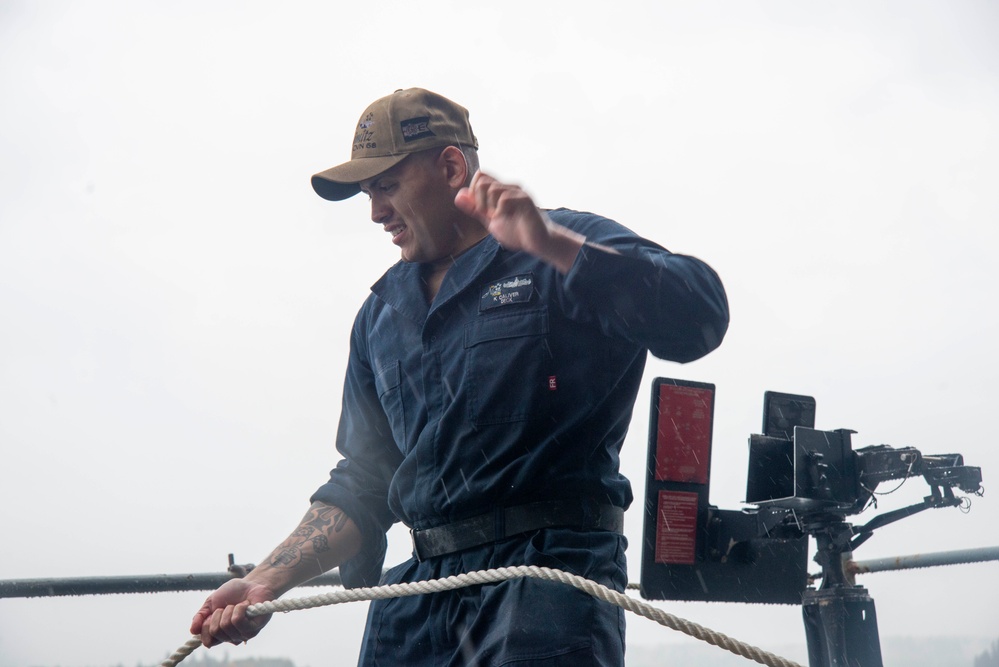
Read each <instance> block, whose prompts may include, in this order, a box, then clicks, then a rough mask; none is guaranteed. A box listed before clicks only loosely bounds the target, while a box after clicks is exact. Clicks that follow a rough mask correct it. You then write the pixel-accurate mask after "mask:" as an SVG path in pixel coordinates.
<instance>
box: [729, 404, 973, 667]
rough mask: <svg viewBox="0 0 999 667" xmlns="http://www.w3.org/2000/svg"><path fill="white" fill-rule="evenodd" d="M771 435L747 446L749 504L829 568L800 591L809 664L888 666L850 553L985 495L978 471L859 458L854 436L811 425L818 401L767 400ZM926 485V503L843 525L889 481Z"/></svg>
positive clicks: (951, 462) (887, 451)
mask: <svg viewBox="0 0 999 667" xmlns="http://www.w3.org/2000/svg"><path fill="white" fill-rule="evenodd" d="M764 401H765V407H764V422H763V428H764V433H763V434H762V435H754V436H751V438H750V450H749V477H748V480H747V487H746V502H747V503H749V504H752V505H756V506H758V507H759V513H760V515H761V524H762V525H764V526H766V527H767V530H768V531H771V532H772V533H773V534H777V535H782V536H785V537H787V536H794V535H808V536H811V537H813V538H814V539H815V543H816V544H815V546H816V554H815V558H814V560H815V562H816V563H818V565H819V566H820V567H821V568H822V572H821V578H822V583H821V585H820V586H819V587H818V589H813V588H809V589H806V590H805V591H803V593H802V611H803V614H804V621H805V630H806V635H807V639H808V653H809V664H811V665H814V666H821V667H827V666H828V667H839V666H841V665H842V666H844V667H847V666H851V667H852V666H853V665H863V666H864V667H868V666H871V667H881V665H882V660H881V645H880V639H879V637H878V630H877V617H876V613H875V608H874V601H873V600H872V599H871V597H870V595H868V593H867V590H866V589H865V588H863V587H862V586H857V585H855V582H854V580H853V576H852V574H851V573H849V572H847V571H846V563H847V562H848V561H849V560H850V559H852V555H853V551H854V550H855V549H857V548H858V547H859V546H860V545H861V544H863V543H864V542H866V541H867V540H868V539H870V537H871V536H872V535H873V533H874V531H875V530H876V529H878V528H881V527H883V526H886V525H888V524H890V523H894V522H895V521H898V520H899V519H904V518H906V517H909V516H912V515H913V514H916V513H918V512H922V511H923V510H927V509H933V508H938V507H958V506H962V505H964V504H966V503H967V502H968V501H967V498H959V497H957V496H955V495H954V489H955V488H956V489H959V490H960V491H962V492H964V493H967V494H975V495H982V487H981V482H982V471H981V468H977V467H973V466H966V465H964V457H963V456H961V455H960V454H942V455H933V456H927V455H923V454H922V453H921V452H920V451H919V450H917V449H915V448H913V447H901V448H895V447H890V446H888V445H872V446H869V447H864V448H862V449H857V450H854V449H853V448H852V446H851V435H852V434H853V433H854V432H853V431H850V430H847V429H837V430H834V431H819V430H815V429H814V428H813V427H814V416H815V400H814V399H813V398H811V397H809V396H798V395H793V394H781V393H777V392H767V393H766V396H765V399H764ZM914 477H922V478H923V479H924V480H925V481H926V483H927V484H928V485H929V487H930V494H929V495H928V496H926V497H925V498H923V501H922V502H919V503H915V504H913V505H909V506H908V507H903V508H900V509H896V510H891V511H889V512H885V513H883V514H880V515H878V516H876V517H874V518H873V519H871V520H870V521H868V522H867V523H866V524H864V525H862V526H853V525H851V524H850V523H848V522H847V521H846V517H847V516H848V515H851V514H859V513H860V512H862V511H864V510H865V509H866V508H867V507H869V506H870V505H871V504H874V503H875V500H876V498H875V497H876V495H878V494H877V491H876V489H877V488H878V485H879V484H881V483H883V482H889V481H893V480H902V482H904V481H905V480H907V479H910V478H914Z"/></svg>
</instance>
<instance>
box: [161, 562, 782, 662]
mask: <svg viewBox="0 0 999 667" xmlns="http://www.w3.org/2000/svg"><path fill="white" fill-rule="evenodd" d="M520 577H533V578H535V579H543V580H545V581H555V582H558V583H561V584H565V585H567V586H572V587H573V588H576V589H578V590H581V591H583V592H584V593H587V594H589V595H591V596H593V597H595V598H597V599H598V600H603V601H604V602H609V603H611V604H613V605H617V606H618V607H621V608H622V609H625V610H626V611H630V612H632V613H634V614H638V615H639V616H643V617H645V618H647V619H649V620H652V621H655V622H656V623H658V624H659V625H663V626H665V627H667V628H670V629H672V630H677V631H679V632H682V633H684V634H686V635H689V636H690V637H693V638H694V639H699V640H701V641H703V642H707V643H708V644H711V645H712V646H717V647H718V648H722V649H725V650H726V651H730V652H731V653H735V654H736V655H739V656H742V657H743V658H746V659H748V660H753V661H754V662H757V663H760V664H762V665H767V666H768V667H802V666H801V665H799V664H798V663H796V662H792V661H790V660H788V659H786V658H782V657H780V656H778V655H774V654H773V653H770V652H768V651H764V650H763V649H760V648H756V647H755V646H752V645H750V644H746V643H745V642H741V641H739V640H737V639H732V638H731V637H728V636H726V635H724V634H722V633H720V632H715V631H714V630H711V629H710V628H705V627H704V626H702V625H698V624H697V623H693V622H691V621H687V620H685V619H682V618H679V617H677V616H674V615H673V614H669V613H667V612H665V611H663V610H661V609H658V608H657V607H653V606H652V605H650V604H647V603H645V602H642V601H640V600H636V599H635V598H633V597H629V596H627V595H624V594H623V593H619V592H617V591H615V590H612V589H610V588H607V587H606V586H604V585H602V584H599V583H597V582H595V581H590V580H589V579H585V578H583V577H580V576H578V575H575V574H570V573H568V572H563V571H562V570H554V569H551V568H547V567H537V566H534V565H521V566H517V567H501V568H496V569H492V570H478V571H475V572H468V573H466V574H458V575H454V576H450V577H445V578H443V579H431V580H428V581H416V582H412V583H405V584H389V585H386V586H374V587H368V588H351V589H344V590H336V591H331V592H329V593H321V594H319V595H312V596H309V597H303V598H291V599H288V600H272V601H270V602H261V603H258V604H254V605H251V606H250V607H248V608H247V610H246V614H247V616H251V617H252V616H263V615H266V614H273V613H274V612H278V611H283V612H287V611H295V610H299V609H313V608H316V607H326V606H330V605H334V604H341V603H344V602H359V601H362V600H385V599H388V598H397V597H408V596H413V595H424V594H428V593H441V592H445V591H453V590H456V589H459V588H466V587H468V586H477V585H481V584H494V583H498V582H500V581H507V580H510V579H517V578H520ZM200 645H201V639H200V638H199V637H191V639H189V640H188V641H187V642H186V643H185V644H184V645H183V646H181V647H180V648H179V649H177V651H175V652H174V654H173V655H171V656H170V657H169V658H168V659H166V660H164V661H163V662H162V663H161V664H160V667H176V665H177V664H179V663H180V662H181V661H182V660H183V659H184V658H186V657H187V656H189V655H190V654H191V653H192V652H194V650H195V649H196V648H197V647H198V646H200Z"/></svg>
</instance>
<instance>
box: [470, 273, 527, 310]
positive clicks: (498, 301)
mask: <svg viewBox="0 0 999 667" xmlns="http://www.w3.org/2000/svg"><path fill="white" fill-rule="evenodd" d="M533 292H534V275H533V274H530V273H527V274H524V275H522V276H511V277H509V278H503V279H502V280H498V281H496V282H494V283H490V284H489V285H487V286H486V288H485V289H484V290H483V292H482V297H481V298H480V299H479V311H483V310H489V309H490V308H498V307H500V306H509V305H510V304H514V303H527V302H528V301H530V300H531V294H532V293H533Z"/></svg>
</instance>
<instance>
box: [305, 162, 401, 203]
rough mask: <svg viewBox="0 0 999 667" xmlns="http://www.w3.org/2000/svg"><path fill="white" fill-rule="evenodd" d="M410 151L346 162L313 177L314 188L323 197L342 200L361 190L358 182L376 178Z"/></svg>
mask: <svg viewBox="0 0 999 667" xmlns="http://www.w3.org/2000/svg"><path fill="white" fill-rule="evenodd" d="M407 155H409V153H401V154H399V155H385V156H382V157H362V158H357V159H355V160H351V161H350V162H344V163H343V164H339V165H337V166H335V167H330V168H329V169H327V170H326V171H321V172H319V173H318V174H315V175H314V176H313V177H312V189H313V190H315V191H316V194H317V195H319V196H320V197H322V198H323V199H329V200H330V201H340V200H342V199H347V198H348V197H353V196H354V195H356V194H357V193H358V192H360V191H361V188H360V186H359V185H358V183H360V182H361V181H366V180H368V179H369V178H374V177H375V176H377V175H378V174H380V173H382V172H383V171H386V170H388V169H391V168H392V167H394V166H395V165H397V164H399V163H400V162H402V161H403V160H404V159H405V158H406V156H407Z"/></svg>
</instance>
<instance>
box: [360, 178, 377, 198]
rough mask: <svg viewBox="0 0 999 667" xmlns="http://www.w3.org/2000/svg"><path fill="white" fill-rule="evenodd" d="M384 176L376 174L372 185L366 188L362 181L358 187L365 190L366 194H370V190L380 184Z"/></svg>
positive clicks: (362, 190)
mask: <svg viewBox="0 0 999 667" xmlns="http://www.w3.org/2000/svg"><path fill="white" fill-rule="evenodd" d="M382 178H383V176H376V177H375V178H374V180H372V181H371V186H370V187H369V188H365V187H364V186H363V185H361V184H360V183H358V184H357V187H359V188H361V192H363V193H364V194H368V190H369V189H374V188H376V187H377V186H378V184H379V183H380V182H381V180H382Z"/></svg>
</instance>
